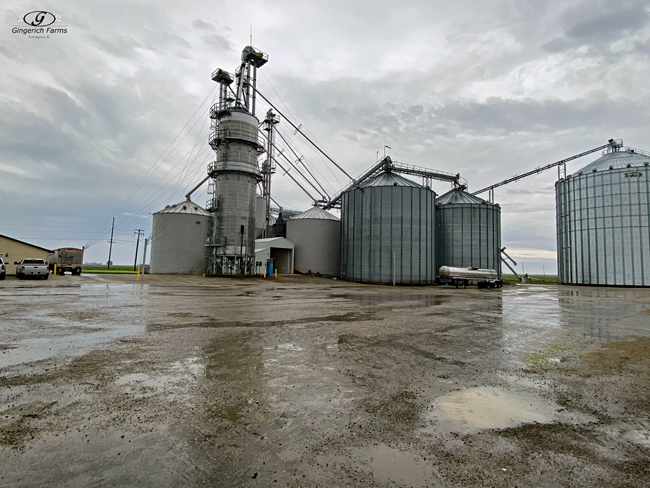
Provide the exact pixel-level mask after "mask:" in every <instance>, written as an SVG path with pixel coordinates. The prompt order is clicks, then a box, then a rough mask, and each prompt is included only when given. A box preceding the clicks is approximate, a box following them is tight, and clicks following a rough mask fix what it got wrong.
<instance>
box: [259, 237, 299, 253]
mask: <svg viewBox="0 0 650 488" xmlns="http://www.w3.org/2000/svg"><path fill="white" fill-rule="evenodd" d="M270 247H274V248H276V249H293V248H294V247H295V246H294V244H293V242H291V241H290V240H289V239H285V238H284V237H268V238H266V239H255V251H259V250H261V249H268V248H270Z"/></svg>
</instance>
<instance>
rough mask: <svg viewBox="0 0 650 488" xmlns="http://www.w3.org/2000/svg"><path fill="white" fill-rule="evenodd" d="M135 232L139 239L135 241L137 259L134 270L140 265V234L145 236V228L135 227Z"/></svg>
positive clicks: (134, 262)
mask: <svg viewBox="0 0 650 488" xmlns="http://www.w3.org/2000/svg"><path fill="white" fill-rule="evenodd" d="M133 233H134V234H137V236H138V241H137V242H136V243H135V260H134V261H133V271H135V270H136V268H137V267H138V246H140V236H144V229H135V230H134V231H133Z"/></svg>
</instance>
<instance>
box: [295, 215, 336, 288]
mask: <svg viewBox="0 0 650 488" xmlns="http://www.w3.org/2000/svg"><path fill="white" fill-rule="evenodd" d="M287 239H288V240H290V241H291V242H293V243H294V245H295V248H294V266H295V267H296V268H298V269H299V270H301V271H305V272H311V273H312V274H321V275H324V276H339V274H340V272H341V221H340V220H339V219H337V218H336V217H335V216H334V215H332V214H331V213H328V212H326V211H325V210H323V209H321V208H320V207H317V206H314V207H312V208H310V209H309V210H307V211H306V212H302V213H301V214H298V215H295V216H293V217H291V219H289V221H287Z"/></svg>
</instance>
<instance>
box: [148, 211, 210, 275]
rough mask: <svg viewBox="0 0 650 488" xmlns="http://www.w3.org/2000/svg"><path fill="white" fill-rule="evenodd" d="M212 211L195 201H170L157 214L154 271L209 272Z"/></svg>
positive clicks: (169, 272)
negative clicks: (206, 263)
mask: <svg viewBox="0 0 650 488" xmlns="http://www.w3.org/2000/svg"><path fill="white" fill-rule="evenodd" d="M209 228H210V214H209V213H208V212H207V211H206V210H205V209H203V208H202V207H200V206H199V205H197V204H196V203H194V202H190V201H185V202H181V203H177V204H175V205H168V206H167V207H165V208H164V209H163V210H160V211H159V212H156V213H155V214H153V228H152V231H151V238H152V239H151V273H152V274H153V273H156V274H203V273H205V255H206V247H205V243H206V238H207V236H208V231H209Z"/></svg>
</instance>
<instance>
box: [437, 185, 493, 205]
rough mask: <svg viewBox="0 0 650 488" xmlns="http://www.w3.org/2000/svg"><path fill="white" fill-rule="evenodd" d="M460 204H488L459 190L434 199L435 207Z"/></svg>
mask: <svg viewBox="0 0 650 488" xmlns="http://www.w3.org/2000/svg"><path fill="white" fill-rule="evenodd" d="M460 203H472V204H484V203H489V202H487V201H486V200H483V199H482V198H479V197H477V196H475V195H472V194H471V193H467V192H466V191H463V190H460V189H453V190H450V191H448V192H447V193H445V194H444V195H440V196H439V197H438V198H436V205H449V204H460Z"/></svg>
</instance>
